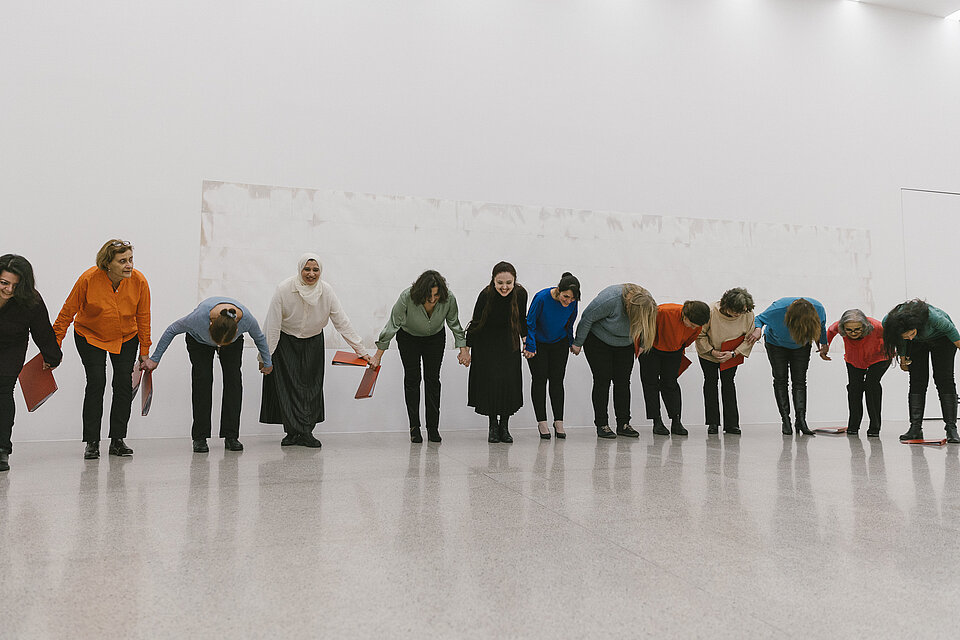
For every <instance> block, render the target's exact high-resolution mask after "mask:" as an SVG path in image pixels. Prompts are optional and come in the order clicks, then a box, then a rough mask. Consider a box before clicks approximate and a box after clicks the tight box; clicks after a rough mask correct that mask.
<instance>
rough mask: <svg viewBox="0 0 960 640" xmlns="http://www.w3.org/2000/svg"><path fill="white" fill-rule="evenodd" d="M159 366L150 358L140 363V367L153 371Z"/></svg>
mask: <svg viewBox="0 0 960 640" xmlns="http://www.w3.org/2000/svg"><path fill="white" fill-rule="evenodd" d="M159 366H160V363H159V362H154V361H153V360H151V359H150V358H147V359H146V360H144V361H143V362H141V363H140V368H141V369H143V370H144V371H153V370H154V369H156V368H157V367H159Z"/></svg>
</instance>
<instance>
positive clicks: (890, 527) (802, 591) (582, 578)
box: [0, 425, 960, 638]
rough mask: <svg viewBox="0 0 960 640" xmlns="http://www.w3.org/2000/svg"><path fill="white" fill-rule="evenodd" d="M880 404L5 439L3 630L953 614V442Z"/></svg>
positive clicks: (623, 629) (541, 634)
mask: <svg viewBox="0 0 960 640" xmlns="http://www.w3.org/2000/svg"><path fill="white" fill-rule="evenodd" d="M900 426H901V425H891V426H888V427H887V428H886V429H885V432H884V434H883V438H882V439H881V440H880V441H878V440H874V439H871V440H867V439H866V438H865V437H862V438H850V437H845V436H840V437H835V436H818V437H816V438H809V437H805V438H784V437H782V436H781V435H780V433H779V427H778V426H776V425H769V426H761V427H758V426H752V427H746V428H745V431H744V435H743V436H740V437H737V436H724V435H720V436H706V435H705V434H704V431H703V427H693V428H691V435H690V436H689V437H687V438H679V437H673V438H671V437H659V436H657V437H654V436H653V435H652V434H650V432H649V428H648V427H641V430H642V431H641V437H640V439H639V440H628V439H625V438H620V439H617V440H613V441H607V440H597V438H596V437H595V434H594V432H593V430H592V429H573V428H572V429H569V433H570V435H569V438H568V439H567V440H566V441H557V440H550V441H541V440H539V439H538V438H537V436H536V433H535V430H531V429H517V428H515V429H514V430H513V433H514V436H515V437H516V442H515V443H514V444H513V445H503V444H497V445H488V444H487V443H486V441H485V433H484V432H479V431H456V432H447V433H446V434H445V437H444V441H443V443H442V444H441V445H434V444H427V443H425V444H422V445H411V444H410V443H409V442H408V441H407V439H406V437H405V436H404V435H403V434H398V433H391V434H372V433H371V434H352V435H347V434H340V435H337V434H323V433H319V431H320V430H318V435H320V437H321V439H322V440H323V443H324V446H323V448H322V449H320V450H311V449H305V448H301V447H285V448H282V449H281V447H280V446H279V437H275V438H268V437H247V438H244V439H243V441H244V444H245V445H246V450H245V451H244V452H243V453H240V454H235V453H229V452H224V451H223V449H222V446H221V445H220V441H211V444H215V445H216V446H212V447H211V452H210V453H209V454H206V455H204V454H193V453H192V452H191V450H190V441H189V440H187V439H165V440H159V439H158V440H140V441H136V440H131V441H130V442H129V444H131V446H133V447H134V448H135V449H136V455H135V456H134V457H133V458H124V459H118V458H109V457H106V456H104V458H103V459H101V460H99V461H84V460H83V459H82V458H81V452H82V445H81V444H80V443H78V442H69V443H68V442H57V443H22V444H18V445H17V449H16V452H15V454H14V455H13V456H11V466H12V469H11V471H9V472H7V473H3V474H0V576H2V577H0V603H2V606H0V611H2V614H0V637H2V638H52V637H57V638H63V637H75V638H94V637H96V638H164V637H171V638H186V637H211V636H213V635H214V634H216V635H218V636H220V637H244V638H246V637H262V638H300V637H303V638H308V637H327V638H345V637H346V638H434V637H446V638H633V637H657V638H662V637H681V638H698V637H703V638H717V637H721V638H762V637H785V638H836V637H843V636H848V637H858V638H911V637H923V638H931V637H944V638H946V637H950V638H955V637H957V635H958V633H960V631H958V628H960V626H958V623H957V608H958V607H960V552H958V548H960V540H958V532H960V447H958V446H954V445H951V446H946V447H937V448H923V447H911V446H906V445H901V444H899V443H898V442H897V433H899V430H898V428H897V427H900ZM928 431H929V432H930V433H931V434H933V433H934V431H936V428H934V427H928ZM105 444H106V443H104V451H105Z"/></svg>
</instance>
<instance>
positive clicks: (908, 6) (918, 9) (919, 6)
mask: <svg viewBox="0 0 960 640" xmlns="http://www.w3.org/2000/svg"><path fill="white" fill-rule="evenodd" d="M860 2H863V3H864V4H879V5H882V6H884V7H892V8H894V9H901V10H903V11H913V12H914V13H925V14H927V15H931V16H939V17H941V18H943V17H945V16H948V15H950V14H951V13H953V12H955V11H960V0H860Z"/></svg>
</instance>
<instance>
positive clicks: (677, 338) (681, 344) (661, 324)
mask: <svg viewBox="0 0 960 640" xmlns="http://www.w3.org/2000/svg"><path fill="white" fill-rule="evenodd" d="M682 311H683V305H682V304H671V303H667V304H661V305H658V306H657V337H656V339H655V340H654V341H653V348H654V349H656V350H657V351H679V350H680V349H686V348H687V347H688V346H690V345H691V344H693V341H694V340H696V339H697V336H699V335H700V327H694V328H693V329H691V328H689V327H688V326H687V325H685V324H683V314H682Z"/></svg>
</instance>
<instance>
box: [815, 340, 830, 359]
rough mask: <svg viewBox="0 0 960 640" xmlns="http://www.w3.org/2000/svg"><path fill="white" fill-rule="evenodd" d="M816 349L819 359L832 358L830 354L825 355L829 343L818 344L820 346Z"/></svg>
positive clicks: (828, 349)
mask: <svg viewBox="0 0 960 640" xmlns="http://www.w3.org/2000/svg"><path fill="white" fill-rule="evenodd" d="M818 350H819V351H820V359H821V360H827V361H830V360H831V359H832V358H831V357H830V356H828V355H827V353H828V352H829V351H830V345H828V344H822V345H820V347H819V349H818Z"/></svg>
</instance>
